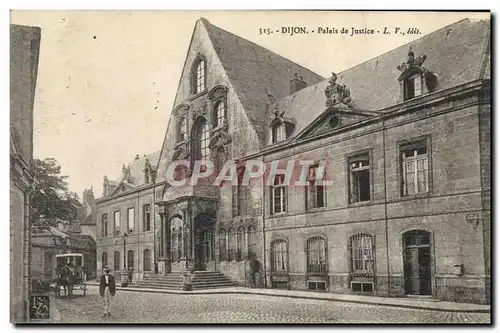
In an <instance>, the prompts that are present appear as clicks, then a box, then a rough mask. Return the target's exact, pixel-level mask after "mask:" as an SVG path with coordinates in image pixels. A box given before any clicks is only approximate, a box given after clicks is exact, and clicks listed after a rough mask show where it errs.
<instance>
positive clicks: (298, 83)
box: [290, 73, 307, 95]
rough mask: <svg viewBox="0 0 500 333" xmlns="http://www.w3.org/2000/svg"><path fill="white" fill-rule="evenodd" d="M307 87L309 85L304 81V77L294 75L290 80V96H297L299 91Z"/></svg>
mask: <svg viewBox="0 0 500 333" xmlns="http://www.w3.org/2000/svg"><path fill="white" fill-rule="evenodd" d="M305 87H307V83H306V82H305V81H304V79H303V78H302V76H300V77H299V76H298V75H297V73H295V74H294V76H293V78H292V79H291V80H290V95H293V94H295V93H296V92H297V91H299V90H302V89H304V88H305Z"/></svg>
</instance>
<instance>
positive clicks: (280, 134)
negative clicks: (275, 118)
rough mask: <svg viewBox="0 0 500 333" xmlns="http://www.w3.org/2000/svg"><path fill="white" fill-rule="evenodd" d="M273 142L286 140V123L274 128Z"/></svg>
mask: <svg viewBox="0 0 500 333" xmlns="http://www.w3.org/2000/svg"><path fill="white" fill-rule="evenodd" d="M271 135H272V142H273V143H277V142H280V141H284V140H286V127H285V123H281V124H279V125H276V126H273V127H272V129H271Z"/></svg>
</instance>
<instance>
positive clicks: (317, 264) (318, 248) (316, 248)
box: [306, 236, 326, 273]
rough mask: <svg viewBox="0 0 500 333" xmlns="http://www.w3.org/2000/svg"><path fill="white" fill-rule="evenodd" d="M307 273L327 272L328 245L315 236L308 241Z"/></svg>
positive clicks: (322, 239) (321, 238)
mask: <svg viewBox="0 0 500 333" xmlns="http://www.w3.org/2000/svg"><path fill="white" fill-rule="evenodd" d="M306 244H307V245H306V246H307V248H306V252H307V272H308V273H324V272H326V244H325V239H324V238H323V237H321V236H314V237H311V238H308V239H307V242H306Z"/></svg>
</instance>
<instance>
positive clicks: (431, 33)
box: [271, 17, 490, 105]
mask: <svg viewBox="0 0 500 333" xmlns="http://www.w3.org/2000/svg"><path fill="white" fill-rule="evenodd" d="M463 21H472V20H471V19H470V18H468V17H467V18H463V19H461V20H458V21H456V22H454V23H450V24H448V25H446V26H444V27H441V28H439V29H436V30H433V31H431V32H429V33H428V34H425V35H423V36H422V37H419V38H417V39H414V40H412V41H410V42H408V43H405V44H403V45H400V46H397V47H395V48H392V49H390V50H387V51H386V52H384V53H381V54H379V55H378V56H375V57H373V58H370V59H367V60H365V61H363V62H360V63H358V64H356V65H354V66H352V67H349V68H346V69H344V70H342V71H341V72H338V73H336V74H337V76H338V77H339V81H341V80H342V77H341V74H343V73H345V72H347V71H350V70H352V69H354V68H357V67H360V66H362V65H365V64H366V63H368V62H370V61H373V60H376V59H379V58H382V57H384V56H385V55H387V54H388V53H391V52H394V51H395V50H398V49H401V48H403V47H404V46H408V45H410V44H413V43H416V42H418V41H420V40H422V39H424V38H428V37H429V36H431V35H433V34H435V33H437V32H438V31H441V30H445V29H447V28H449V27H451V26H454V25H457V24H459V23H461V22H463ZM481 21H490V20H489V19H481ZM485 52H487V51H485ZM483 55H484V54H483ZM326 80H328V78H326V79H325V80H323V81H321V82H318V83H315V84H311V85H309V86H307V87H306V88H304V89H307V88H311V87H314V86H318V85H319V84H322V83H324V82H325V81H326ZM299 92H300V91H296V92H295V93H293V94H290V95H287V96H285V97H283V98H281V99H280V100H277V101H276V102H275V103H273V104H271V105H275V104H277V103H279V102H280V101H283V100H285V99H286V98H288V97H289V96H293V95H295V94H297V93H299Z"/></svg>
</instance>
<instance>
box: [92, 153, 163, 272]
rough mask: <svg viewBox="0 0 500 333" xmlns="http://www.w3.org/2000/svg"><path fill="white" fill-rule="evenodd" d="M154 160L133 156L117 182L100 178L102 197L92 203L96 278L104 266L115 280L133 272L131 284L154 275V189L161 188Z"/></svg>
mask: <svg viewBox="0 0 500 333" xmlns="http://www.w3.org/2000/svg"><path fill="white" fill-rule="evenodd" d="M158 157H159V153H158V152H157V153H152V154H149V155H147V156H146V155H145V156H143V157H141V158H140V157H139V156H136V158H135V159H134V161H133V162H132V163H130V164H129V165H127V166H125V165H123V168H122V175H121V177H119V178H118V180H117V181H112V180H108V178H107V177H104V183H103V196H102V197H101V198H98V199H96V201H95V202H96V218H97V230H96V238H97V276H101V274H102V269H103V267H104V266H106V265H108V266H110V268H111V270H112V272H114V274H115V275H116V277H117V278H118V279H119V278H120V271H122V270H123V269H125V268H126V269H128V268H133V270H134V279H135V280H137V279H142V277H143V276H144V275H147V274H152V273H154V271H155V262H154V258H155V257H154V254H155V246H154V230H155V225H156V224H155V223H156V222H155V221H156V220H157V219H158V216H157V213H156V212H157V209H155V204H154V203H155V188H156V187H158V186H162V185H163V183H162V182H158V183H156V182H155V178H156V169H155V168H156V165H157V163H158ZM125 235H126V236H125ZM124 249H125V250H124Z"/></svg>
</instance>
